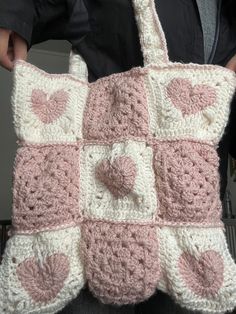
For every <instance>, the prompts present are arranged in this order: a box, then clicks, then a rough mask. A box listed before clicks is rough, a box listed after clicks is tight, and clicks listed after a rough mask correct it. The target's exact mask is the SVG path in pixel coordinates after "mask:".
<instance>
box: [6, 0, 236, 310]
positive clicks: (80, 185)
mask: <svg viewBox="0 0 236 314" xmlns="http://www.w3.org/2000/svg"><path fill="white" fill-rule="evenodd" d="M133 7H134V12H135V17H136V21H137V26H138V29H139V35H140V43H141V47H142V52H143V57H144V67H136V68H133V69H131V70H130V71H127V72H124V73H119V74H113V75H110V76H108V77H104V78H101V79H99V80H97V81H96V82H94V83H91V84H89V83H88V82H87V68H86V64H85V63H84V61H83V60H82V58H81V57H80V56H78V55H74V54H73V52H71V55H70V73H69V74H48V73H46V72H44V71H42V70H40V69H38V68H37V67H35V66H33V65H31V64H29V63H27V62H24V61H22V60H17V61H16V63H15V67H14V86H13V92H12V106H13V114H14V127H15V131H16V134H17V136H18V139H19V147H18V149H17V154H16V158H15V164H14V182H13V214H12V220H13V229H12V235H11V237H10V239H9V240H8V242H7V246H6V250H5V253H4V256H3V261H2V264H1V265H0V312H1V313H5V314H39V313H44V314H53V313H57V312H58V311H60V310H61V309H62V308H63V307H64V306H65V305H66V304H67V303H69V302H70V301H71V300H72V299H73V298H75V297H76V296H77V295H78V294H79V293H80V290H81V289H82V287H83V286H84V285H85V283H86V282H87V283H88V286H89V288H90V290H91V291H92V293H93V294H94V295H95V296H96V297H97V298H99V299H100V300H101V301H102V302H104V303H112V304H118V305H121V304H129V303H136V302H141V301H143V300H145V299H147V298H149V297H150V296H151V295H152V294H154V293H155V291H156V289H160V290H162V291H164V292H166V293H168V294H169V295H170V296H171V297H172V298H173V299H174V300H175V301H176V302H178V303H179V304H180V305H181V306H183V307H186V308H188V309H189V310H197V311H201V312H202V313H205V314H206V313H212V314H213V313H214V314H216V313H224V312H226V311H229V310H232V309H233V308H234V307H235V306H236V265H235V264H234V262H233V259H232V257H231V256H230V253H229V251H228V247H227V244H226V240H225V235H224V230H223V224H222V222H221V212H222V207H221V202H220V199H219V173H218V163H219V160H218V156H217V153H216V147H217V145H218V143H219V140H220V138H221V136H222V134H223V132H224V128H225V126H226V124H227V120H228V115H229V108H230V102H231V99H232V97H233V94H234V92H235V86H236V77H235V74H234V73H233V72H232V71H230V70H227V69H225V68H223V67H219V66H213V65H197V64H181V63H172V62H170V61H169V59H168V54H167V46H166V41H165V37H164V33H163V30H162V28H161V25H160V22H159V19H158V16H157V14H156V11H155V6H154V1H153V0H133Z"/></svg>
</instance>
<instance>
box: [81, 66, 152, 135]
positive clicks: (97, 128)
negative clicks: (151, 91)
mask: <svg viewBox="0 0 236 314" xmlns="http://www.w3.org/2000/svg"><path fill="white" fill-rule="evenodd" d="M148 125H149V116H148V108H147V99H146V95H145V86H144V81H143V78H142V76H141V75H137V74H136V73H134V74H133V72H130V73H129V75H125V74H119V75H115V76H112V77H109V79H107V80H105V79H103V80H99V81H98V82H96V84H92V85H91V90H90V93H89V97H88V101H87V104H86V108H85V113H84V123H83V136H84V138H86V139H99V140H102V139H116V138H119V137H123V136H129V135H132V136H141V137H146V136H147V135H148V134H149V127H148Z"/></svg>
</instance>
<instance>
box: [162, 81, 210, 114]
mask: <svg viewBox="0 0 236 314" xmlns="http://www.w3.org/2000/svg"><path fill="white" fill-rule="evenodd" d="M167 95H168V97H169V98H170V99H171V101H172V103H173V104H174V105H175V107H176V108H178V109H180V110H181V112H182V114H183V115H184V116H187V115H191V114H196V113H198V112H200V111H202V110H203V109H205V108H207V107H208V106H211V105H213V104H214V102H215V101H216V91H215V89H214V88H213V87H211V86H208V85H204V84H197V85H195V86H192V84H191V81H190V80H188V79H182V78H177V79H173V80H171V82H170V83H169V84H168V86H167Z"/></svg>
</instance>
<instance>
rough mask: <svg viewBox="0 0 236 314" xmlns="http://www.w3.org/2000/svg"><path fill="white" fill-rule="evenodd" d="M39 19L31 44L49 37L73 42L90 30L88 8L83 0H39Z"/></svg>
mask: <svg viewBox="0 0 236 314" xmlns="http://www.w3.org/2000/svg"><path fill="white" fill-rule="evenodd" d="M38 2H39V4H38V6H37V14H38V19H37V22H36V24H35V25H34V29H33V33H32V40H31V43H30V45H34V44H36V43H39V42H42V41H46V40H49V39H63V40H68V41H69V42H72V41H73V40H75V39H76V40H77V41H78V40H80V39H81V38H82V37H83V36H84V35H85V34H86V33H87V32H88V31H89V22H88V14H87V9H86V7H85V5H84V1H83V0H39V1H38Z"/></svg>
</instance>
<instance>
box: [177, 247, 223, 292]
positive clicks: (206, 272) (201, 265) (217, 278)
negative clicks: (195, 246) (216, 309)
mask: <svg viewBox="0 0 236 314" xmlns="http://www.w3.org/2000/svg"><path fill="white" fill-rule="evenodd" d="M178 265H179V270H180V274H181V275H182V277H183V279H184V281H185V283H186V284H187V286H188V288H189V289H191V290H192V291H193V292H194V293H196V294H197V295H199V296H202V297H205V298H206V297H214V296H216V294H217V292H218V291H219V289H220V287H221V286H222V283H223V280H224V278H223V272H224V262H223V259H222V257H221V255H220V254H219V253H217V252H215V251H213V250H208V251H205V252H204V253H202V254H201V255H200V257H199V258H198V259H196V258H195V257H194V256H192V255H191V254H189V253H186V252H184V253H183V254H182V255H181V256H180V259H179V263H178Z"/></svg>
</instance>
